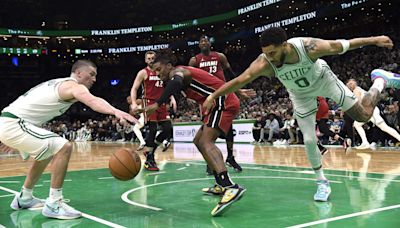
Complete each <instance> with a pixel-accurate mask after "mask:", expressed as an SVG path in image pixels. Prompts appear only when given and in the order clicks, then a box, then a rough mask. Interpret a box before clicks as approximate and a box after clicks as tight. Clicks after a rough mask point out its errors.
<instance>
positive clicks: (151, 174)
mask: <svg viewBox="0 0 400 228" xmlns="http://www.w3.org/2000/svg"><path fill="white" fill-rule="evenodd" d="M164 173H166V172H165V171H161V172H156V173H149V174H146V176H155V175H159V174H164Z"/></svg>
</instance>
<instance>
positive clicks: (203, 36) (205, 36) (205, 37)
mask: <svg viewBox="0 0 400 228" xmlns="http://www.w3.org/2000/svg"><path fill="white" fill-rule="evenodd" d="M201 39H206V40H208V41H210V37H208V36H207V35H202V36H200V39H199V41H200V40H201Z"/></svg>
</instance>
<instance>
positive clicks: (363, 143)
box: [353, 121, 370, 150]
mask: <svg viewBox="0 0 400 228" xmlns="http://www.w3.org/2000/svg"><path fill="white" fill-rule="evenodd" d="M364 124H365V123H361V122H358V121H354V123H353V126H354V128H355V129H356V131H357V133H358V135H359V136H360V138H361V145H359V146H357V147H356V149H357V150H365V149H369V148H370V144H369V142H368V139H367V135H366V134H365V130H364V128H363V125H364Z"/></svg>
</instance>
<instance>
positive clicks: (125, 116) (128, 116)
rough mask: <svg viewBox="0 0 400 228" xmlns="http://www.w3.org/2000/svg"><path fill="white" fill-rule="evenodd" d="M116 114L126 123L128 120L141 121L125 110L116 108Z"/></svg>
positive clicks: (132, 121) (122, 122) (121, 121)
mask: <svg viewBox="0 0 400 228" xmlns="http://www.w3.org/2000/svg"><path fill="white" fill-rule="evenodd" d="M114 116H115V117H117V119H119V121H120V123H121V124H124V123H125V122H126V121H129V122H131V123H135V124H136V123H138V122H139V121H138V120H137V119H136V118H135V117H133V116H132V115H131V114H129V113H126V112H123V111H121V110H118V109H116V110H115V113H114Z"/></svg>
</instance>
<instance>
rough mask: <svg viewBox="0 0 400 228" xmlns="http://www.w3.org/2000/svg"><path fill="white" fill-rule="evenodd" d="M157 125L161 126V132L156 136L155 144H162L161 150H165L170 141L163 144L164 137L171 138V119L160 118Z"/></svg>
mask: <svg viewBox="0 0 400 228" xmlns="http://www.w3.org/2000/svg"><path fill="white" fill-rule="evenodd" d="M158 125H160V126H161V129H162V130H161V133H160V134H159V135H158V136H157V138H156V144H158V145H159V144H161V143H162V144H163V151H166V150H167V149H168V147H169V146H170V144H171V143H168V144H169V145H168V144H164V141H165V140H166V139H169V138H171V129H172V122H171V120H166V119H164V120H162V121H159V122H158Z"/></svg>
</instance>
